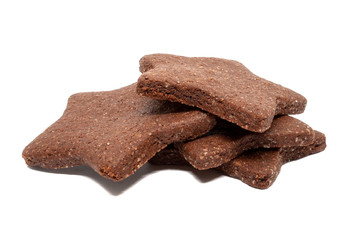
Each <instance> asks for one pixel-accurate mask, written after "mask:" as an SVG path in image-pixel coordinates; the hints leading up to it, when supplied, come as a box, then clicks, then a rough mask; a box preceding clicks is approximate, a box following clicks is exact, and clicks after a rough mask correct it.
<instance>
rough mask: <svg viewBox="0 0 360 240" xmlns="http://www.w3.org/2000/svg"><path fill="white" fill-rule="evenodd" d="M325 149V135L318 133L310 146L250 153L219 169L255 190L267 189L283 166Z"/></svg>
mask: <svg viewBox="0 0 360 240" xmlns="http://www.w3.org/2000/svg"><path fill="white" fill-rule="evenodd" d="M325 148H326V139H325V135H324V134H323V133H320V132H317V131H316V133H315V142H314V143H312V144H311V145H309V146H302V147H289V148H279V149H258V150H253V151H248V152H246V153H244V154H242V155H241V156H239V157H237V158H235V159H234V160H232V161H230V162H228V163H225V164H224V165H222V166H220V167H219V169H220V170H221V171H222V172H224V173H225V174H226V175H228V176H230V177H233V178H237V179H240V180H241V181H243V182H244V183H246V184H248V185H250V186H252V187H254V188H259V189H266V188H269V187H270V186H271V185H272V184H273V183H274V181H275V179H276V178H277V176H278V175H279V173H280V169H281V166H282V165H284V164H285V163H288V162H290V161H294V160H298V159H300V158H303V157H306V156H308V155H311V154H315V153H318V152H321V151H323V150H324V149H325Z"/></svg>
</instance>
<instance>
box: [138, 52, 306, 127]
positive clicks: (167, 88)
mask: <svg viewBox="0 0 360 240" xmlns="http://www.w3.org/2000/svg"><path fill="white" fill-rule="evenodd" d="M140 71H141V72H142V75H141V76H140V78H139V80H138V87H137V91H138V93H140V94H141V95H144V96H148V97H151V98H154V99H160V100H169V101H173V102H180V103H183V104H186V105H190V106H196V107H198V108H201V109H203V110H205V111H207V112H209V113H212V114H214V115H217V116H218V117H220V118H222V119H225V120H227V121H230V122H232V123H235V124H237V125H239V126H240V127H242V128H244V129H247V130H250V131H253V132H264V131H266V130H267V129H268V128H270V126H271V123H272V121H273V118H274V116H275V115H285V114H298V113H302V112H303V111H304V109H305V106H306V99H305V98H304V97H303V96H301V95H300V94H298V93H296V92H294V91H292V90H290V89H288V88H285V87H283V86H280V85H278V84H275V83H272V82H270V81H267V80H265V79H263V78H260V77H258V76H256V75H255V74H253V73H252V72H250V71H249V70H248V69H247V68H246V67H245V66H244V65H242V64H241V63H239V62H236V61H232V60H225V59H219V58H204V57H197V58H189V57H182V56H175V55H168V54H153V55H147V56H144V57H143V58H142V59H141V60H140Z"/></svg>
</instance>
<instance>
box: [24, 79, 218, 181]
mask: <svg viewBox="0 0 360 240" xmlns="http://www.w3.org/2000/svg"><path fill="white" fill-rule="evenodd" d="M215 123H216V120H215V117H213V116H211V115H209V114H208V113H204V112H202V111H200V110H196V109H193V108H191V107H188V106H184V105H181V104H178V103H170V102H164V101H157V100H152V99H149V98H146V97H142V96H139V95H138V94H137V93H136V85H135V84H132V85H130V86H127V87H124V88H121V89H118V90H114V91H107V92H90V93H78V94H75V95H72V96H71V97H70V98H69V100H68V105H67V108H66V110H65V112H64V114H63V116H62V117H61V118H60V119H59V120H58V121H56V122H55V123H54V124H53V125H51V126H50V127H49V128H48V129H46V130H45V131H44V132H43V133H42V134H41V135H39V136H38V137H37V138H36V139H35V140H34V141H32V142H31V143H30V144H29V145H28V146H27V147H26V148H25V149H24V151H23V158H24V159H25V161H26V163H27V164H28V165H29V166H40V167H43V168H54V169H56V168H67V167H72V166H78V165H88V166H90V167H91V168H93V169H94V170H95V171H97V172H98V173H99V174H101V175H102V176H104V177H107V178H109V179H112V180H115V181H118V180H121V179H124V178H126V177H128V176H129V175H131V174H132V173H134V172H135V171H136V170H137V169H138V168H140V167H141V166H142V165H143V164H144V163H146V162H147V161H148V160H149V159H150V158H151V157H153V156H154V155H155V154H156V153H157V152H158V151H160V150H161V149H163V148H165V147H166V146H167V145H168V144H170V143H172V142H175V141H184V140H187V139H191V138H195V137H198V136H200V135H203V134H204V133H206V132H208V131H209V130H210V129H211V128H212V127H213V126H214V125H215Z"/></svg>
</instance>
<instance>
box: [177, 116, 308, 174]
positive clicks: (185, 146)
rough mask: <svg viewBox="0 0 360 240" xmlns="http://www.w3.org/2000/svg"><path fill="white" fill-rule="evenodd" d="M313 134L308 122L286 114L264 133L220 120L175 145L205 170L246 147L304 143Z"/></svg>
mask: <svg viewBox="0 0 360 240" xmlns="http://www.w3.org/2000/svg"><path fill="white" fill-rule="evenodd" d="M314 137H315V133H314V130H313V129H312V128H311V127H310V126H309V125H307V124H305V123H303V122H302V121H300V120H298V119H296V118H293V117H290V116H279V117H276V118H275V119H274V121H273V123H272V126H271V128H270V129H268V130H267V131H266V132H264V133H254V132H250V131H246V130H243V129H241V128H240V127H238V126H237V125H235V124H228V123H226V122H225V121H220V122H218V124H217V126H216V127H215V128H214V129H213V130H211V131H210V132H209V133H208V134H206V136H203V137H200V138H197V139H195V140H192V141H188V142H182V143H176V145H175V146H176V148H177V149H178V150H179V152H180V154H182V156H183V157H184V158H185V159H186V160H187V161H188V162H189V163H190V164H191V165H192V166H194V167H195V168H197V169H199V170H205V169H209V168H215V167H218V166H220V165H222V164H224V163H226V162H229V161H231V160H232V159H234V158H235V157H237V156H239V155H240V154H241V153H243V152H245V151H247V150H249V149H256V148H280V147H292V146H306V145H309V144H311V143H312V142H313V141H314Z"/></svg>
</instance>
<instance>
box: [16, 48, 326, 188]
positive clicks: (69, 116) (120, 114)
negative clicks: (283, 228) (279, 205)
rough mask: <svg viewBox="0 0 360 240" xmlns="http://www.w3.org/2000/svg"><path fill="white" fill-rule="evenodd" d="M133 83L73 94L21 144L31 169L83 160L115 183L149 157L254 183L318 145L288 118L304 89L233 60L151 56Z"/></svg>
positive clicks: (263, 184) (319, 136)
mask: <svg viewBox="0 0 360 240" xmlns="http://www.w3.org/2000/svg"><path fill="white" fill-rule="evenodd" d="M140 71H141V73H142V75H141V76H140V78H139V79H138V82H137V83H134V84H132V85H130V86H127V87H124V88H120V89H117V90H113V91H104V92H89V93H78V94H74V95H72V96H71V97H70V98H69V100H68V104H67V107H66V110H65V112H64V114H63V116H62V117H61V118H60V119H59V120H58V121H56V122H55V123H54V124H52V125H51V126H50V127H49V128H47V129H46V130H45V131H44V132H43V133H42V134H40V135H39V136H38V137H37V138H35V139H34V140H33V141H32V142H31V143H30V144H29V145H28V146H27V147H25V149H24V151H23V158H24V159H25V161H26V163H27V164H28V165H29V166H39V167H43V168H50V169H58V168H68V167H73V166H79V165H86V166H90V167H91V168H93V169H94V170H95V171H96V172H98V173H99V174H100V175H102V176H104V177H106V178H109V179H112V180H115V181H119V180H122V179H124V178H126V177H128V176H130V175H131V174H133V173H134V172H135V171H136V170H137V169H139V168H140V167H141V166H143V165H144V164H145V163H146V162H148V161H149V162H150V163H152V164H176V165H191V166H193V167H194V168H196V169H199V170H205V169H212V168H213V169H216V170H219V171H221V172H223V173H224V174H226V175H228V176H231V177H234V178H237V179H240V180H241V181H243V182H244V183H246V184H248V185H250V186H252V187H255V188H259V189H265V188H268V187H269V186H271V184H272V183H273V182H274V181H275V179H276V177H277V175H278V174H279V172H280V168H281V166H282V165H283V164H285V163H287V162H289V161H293V160H297V159H300V158H303V157H305V156H308V155H310V154H314V153H318V152H321V151H323V150H324V149H325V147H326V142H325V135H324V134H323V133H320V132H318V131H314V130H313V129H312V128H311V127H310V126H308V125H307V124H305V123H303V122H301V121H300V120H298V119H296V118H293V117H290V116H288V115H291V114H299V113H302V112H303V111H304V110H305V106H306V99H305V98H304V97H303V96H301V95H300V94H298V93H296V92H294V91H292V90H290V89H288V88H285V87H283V86H280V85H278V84H275V83H272V82H270V81H267V80H265V79H263V78H260V77H258V76H256V75H254V74H253V73H251V72H250V71H249V70H248V69H247V68H246V67H245V66H244V65H242V64H241V63H239V62H237V61H232V60H225V59H219V58H202V57H199V58H189V57H182V56H175V55H168V54H153V55H147V56H144V57H143V58H142V59H141V60H140Z"/></svg>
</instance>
